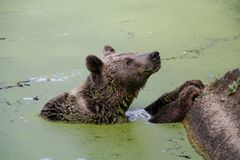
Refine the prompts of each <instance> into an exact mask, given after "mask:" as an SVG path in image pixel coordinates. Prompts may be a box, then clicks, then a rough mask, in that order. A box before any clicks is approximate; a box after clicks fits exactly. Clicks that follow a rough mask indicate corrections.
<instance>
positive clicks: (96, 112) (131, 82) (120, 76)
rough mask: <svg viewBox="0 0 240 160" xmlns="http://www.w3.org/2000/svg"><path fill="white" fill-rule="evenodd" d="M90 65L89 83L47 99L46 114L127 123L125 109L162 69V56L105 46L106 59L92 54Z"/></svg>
mask: <svg viewBox="0 0 240 160" xmlns="http://www.w3.org/2000/svg"><path fill="white" fill-rule="evenodd" d="M154 56H155V57H154ZM86 66H87V68H88V70H89V71H90V72H91V74H90V75H89V76H88V77H87V80H86V81H85V83H84V84H83V85H82V86H78V87H76V88H75V89H73V91H71V92H69V93H63V94H61V95H59V96H57V97H55V98H53V99H51V100H50V101H49V102H47V103H46V104H45V106H44V107H43V109H42V111H41V113H40V115H41V116H42V117H44V118H46V119H48V120H53V121H69V122H83V123H95V124H102V123H104V124H111V123H123V122H127V118H126V117H125V112H126V111H127V110H128V108H129V106H130V104H131V103H132V101H133V99H134V98H135V97H137V95H138V93H139V91H140V89H141V88H143V87H144V85H145V83H146V81H147V79H148V78H149V76H150V75H151V74H152V73H154V72H156V71H158V70H159V68H160V57H159V53H158V52H154V53H153V54H146V55H143V58H142V57H141V56H137V55H136V54H135V53H122V54H117V53H115V50H114V49H113V48H112V47H111V46H105V47H104V57H103V59H102V60H101V59H99V58H98V57H96V56H94V55H89V56H88V57H87V58H86Z"/></svg>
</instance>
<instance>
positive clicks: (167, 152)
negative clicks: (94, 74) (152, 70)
mask: <svg viewBox="0 0 240 160" xmlns="http://www.w3.org/2000/svg"><path fill="white" fill-rule="evenodd" d="M106 44H110V45H112V46H113V47H114V48H115V49H116V50H118V51H130V50H131V51H139V52H146V51H154V50H157V51H159V52H160V53H161V57H162V69H161V70H160V71H159V72H158V73H156V74H154V75H153V76H152V77H151V78H150V79H149V80H148V83H147V85H146V87H145V88H144V90H142V91H141V92H140V94H139V96H138V98H137V99H136V100H135V101H134V103H133V104H132V105H131V107H130V109H138V108H143V107H145V106H146V105H148V104H149V103H151V102H153V101H154V100H155V99H156V98H158V97H159V96H160V95H161V94H163V93H164V92H167V91H169V90H172V89H174V88H175V87H177V86H179V85H180V84H182V83H183V82H184V81H185V80H187V79H201V80H203V81H204V82H205V83H207V82H209V81H211V80H213V79H214V78H215V77H216V76H220V75H223V74H224V73H225V72H226V71H227V70H231V69H233V68H236V67H239V64H240V60H239V59H240V1H239V0H232V1H227V0H225V1H224V0H201V1H200V0H183V1H178V0H172V1H157V0H149V1H137V0H122V1H110V0H109V1H101V0H92V1H88V0H82V1H77V0H68V1H62V0H60V1H59V0H52V1H48V0H42V1H29V0H18V1H8V0H0V73H1V76H0V77H1V78H0V88H1V89H0V159H7V160H15V159H24V160H66V159H67V160H101V159H104V160H112V159H116V160H117V159H119V160H129V159H139V160H141V159H142V160H146V159H148V160H155V159H156V160H157V159H163V160H172V159H179V160H181V159H183V160H184V159H194V160H197V159H201V157H200V156H199V155H198V154H197V153H195V151H194V149H193V148H192V147H191V145H190V144H189V141H188V139H187V137H186V132H185V129H184V128H183V125H182V124H180V123H177V124H157V125H156V124H150V123H148V122H146V120H145V119H137V120H135V121H132V122H130V123H127V124H120V125H100V126H96V125H87V124H65V123H51V122H48V121H45V120H43V119H41V118H40V117H39V116H38V114H39V112H40V110H41V109H42V106H43V105H44V103H45V102H47V101H48V100H49V99H50V98H52V97H53V96H55V95H58V94H59V93H62V92H64V91H69V90H71V89H72V88H73V87H74V86H76V85H78V84H79V83H83V81H84V80H85V79H86V77H87V75H88V71H87V69H86V67H85V57H86V56H87V55H89V54H93V53H95V54H96V55H97V56H101V53H100V52H99V51H101V49H102V47H103V45H106Z"/></svg>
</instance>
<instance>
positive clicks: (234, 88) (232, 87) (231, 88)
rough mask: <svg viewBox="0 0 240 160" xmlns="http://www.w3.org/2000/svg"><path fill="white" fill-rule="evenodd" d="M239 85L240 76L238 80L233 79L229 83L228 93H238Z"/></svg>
mask: <svg viewBox="0 0 240 160" xmlns="http://www.w3.org/2000/svg"><path fill="white" fill-rule="evenodd" d="M239 87H240V77H239V78H238V79H237V80H236V81H233V83H232V84H230V85H228V95H231V94H234V93H236V92H237V90H238V88H239Z"/></svg>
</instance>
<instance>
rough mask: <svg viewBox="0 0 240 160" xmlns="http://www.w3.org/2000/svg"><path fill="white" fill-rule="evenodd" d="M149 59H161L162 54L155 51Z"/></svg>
mask: <svg viewBox="0 0 240 160" xmlns="http://www.w3.org/2000/svg"><path fill="white" fill-rule="evenodd" d="M149 58H150V59H151V60H158V59H160V53H159V52H158V51H154V52H152V53H150V55H149Z"/></svg>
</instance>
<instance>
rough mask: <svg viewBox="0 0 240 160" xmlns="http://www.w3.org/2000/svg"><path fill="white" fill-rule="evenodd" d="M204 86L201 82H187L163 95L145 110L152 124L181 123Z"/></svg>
mask: <svg viewBox="0 0 240 160" xmlns="http://www.w3.org/2000/svg"><path fill="white" fill-rule="evenodd" d="M203 88H204V84H203V83H202V82H201V81H200V80H190V81H186V82H185V83H184V84H183V85H181V86H180V87H178V88H177V89H175V90H174V91H172V92H169V93H165V94H163V95H162V96H161V97H160V98H159V99H157V100H156V101H155V102H153V103H152V104H150V105H149V106H147V107H146V108H144V109H145V111H146V112H148V113H149V114H150V115H151V116H152V117H151V118H150V119H149V122H152V123H171V122H180V121H182V120H183V119H184V117H185V115H186V113H187V111H188V110H189V108H190V107H191V106H192V105H193V101H194V99H195V98H196V97H197V96H199V95H200V93H201V92H202V90H203Z"/></svg>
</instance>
